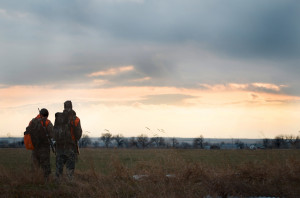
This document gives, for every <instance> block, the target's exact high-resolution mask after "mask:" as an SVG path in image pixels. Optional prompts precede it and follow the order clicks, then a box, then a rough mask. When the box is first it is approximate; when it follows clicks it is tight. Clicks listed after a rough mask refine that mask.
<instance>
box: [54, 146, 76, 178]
mask: <svg viewBox="0 0 300 198" xmlns="http://www.w3.org/2000/svg"><path fill="white" fill-rule="evenodd" d="M75 161H76V154H75V152H74V150H73V149H57V150H56V176H57V177H59V176H60V175H62V173H63V169H64V166H65V165H66V172H67V176H68V177H69V178H72V177H73V174H74V169H75Z"/></svg>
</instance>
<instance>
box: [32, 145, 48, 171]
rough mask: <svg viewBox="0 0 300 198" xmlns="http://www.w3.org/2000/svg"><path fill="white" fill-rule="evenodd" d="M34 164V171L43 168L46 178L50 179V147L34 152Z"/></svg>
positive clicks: (37, 149) (36, 149)
mask: <svg viewBox="0 0 300 198" xmlns="http://www.w3.org/2000/svg"><path fill="white" fill-rule="evenodd" d="M32 162H33V168H34V170H36V169H37V168H42V170H43V172H44V176H45V177H48V176H49V175H50V173H51V168H50V147H49V146H47V147H46V146H45V147H41V148H35V149H34V150H33V151H32Z"/></svg>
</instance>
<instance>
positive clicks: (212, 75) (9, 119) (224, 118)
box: [0, 0, 300, 138]
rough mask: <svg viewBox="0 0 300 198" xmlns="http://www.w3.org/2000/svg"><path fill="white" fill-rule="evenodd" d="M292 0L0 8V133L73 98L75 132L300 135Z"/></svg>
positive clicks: (16, 131)
mask: <svg viewBox="0 0 300 198" xmlns="http://www.w3.org/2000/svg"><path fill="white" fill-rule="evenodd" d="M299 18H300V2H299V1H298V0H251V1H250V0H248V1H246V0H245V1H241V0H228V1H223V0H186V1H182V0H159V1H157V0H72V1H71V0H63V1H58V0H44V1H40V0H27V1H23V0H14V1H0V46H1V47H0V120H1V121H0V122H1V124H0V136H1V137H7V136H9V137H21V136H22V135H23V132H24V130H25V128H26V126H27V125H28V122H29V121H30V120H31V119H32V118H33V117H35V116H36V115H37V114H38V108H47V109H48V110H49V113H50V115H49V119H50V120H51V121H52V123H54V120H55V118H54V114H55V113H56V112H61V111H62V110H63V103H64V101H66V100H71V101H72V102H73V107H74V110H75V111H76V113H77V116H78V117H79V118H80V120H81V125H82V128H83V133H84V134H86V135H89V136H91V137H100V136H101V134H102V133H105V132H106V131H107V130H108V131H109V132H111V133H112V134H114V135H115V134H123V135H124V136H127V137H131V136H138V135H140V134H146V135H148V136H149V137H152V136H163V137H197V136H199V135H203V136H204V138H274V137H275V136H276V135H295V136H297V135H300V132H299V131H300V87H299V84H300V77H299V74H300V64H299V63H300V56H299V55H300V20H299Z"/></svg>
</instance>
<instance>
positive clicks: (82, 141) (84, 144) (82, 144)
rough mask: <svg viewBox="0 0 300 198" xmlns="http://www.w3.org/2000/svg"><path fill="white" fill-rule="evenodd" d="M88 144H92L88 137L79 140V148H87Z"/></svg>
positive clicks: (84, 136)
mask: <svg viewBox="0 0 300 198" xmlns="http://www.w3.org/2000/svg"><path fill="white" fill-rule="evenodd" d="M90 144H92V141H91V138H90V137H89V136H88V135H83V136H82V138H81V139H80V140H79V146H80V147H87V146H88V145H90Z"/></svg>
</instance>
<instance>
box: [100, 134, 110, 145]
mask: <svg viewBox="0 0 300 198" xmlns="http://www.w3.org/2000/svg"><path fill="white" fill-rule="evenodd" d="M100 139H101V140H102V141H103V143H104V144H105V147H106V148H108V146H109V144H111V140H112V134H111V133H109V132H107V133H102V135H101V138H100Z"/></svg>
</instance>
